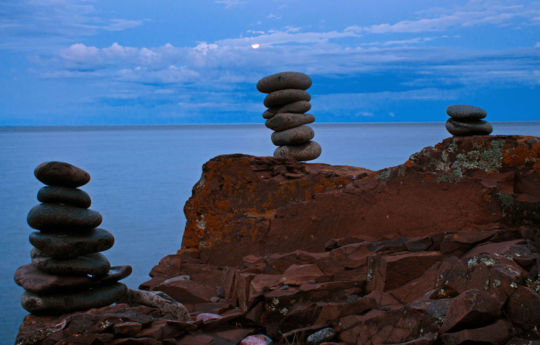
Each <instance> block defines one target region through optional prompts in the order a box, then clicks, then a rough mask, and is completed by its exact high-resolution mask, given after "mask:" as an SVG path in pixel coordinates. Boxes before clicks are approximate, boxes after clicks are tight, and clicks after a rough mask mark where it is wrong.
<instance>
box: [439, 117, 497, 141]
mask: <svg viewBox="0 0 540 345" xmlns="http://www.w3.org/2000/svg"><path fill="white" fill-rule="evenodd" d="M446 129H447V130H448V132H450V134H452V135H455V136H460V137H463V136H471V135H489V134H490V133H491V132H492V131H493V127H492V126H491V124H490V123H489V122H487V121H484V120H469V121H463V120H462V121H458V120H455V119H453V118H450V119H448V120H447V121H446Z"/></svg>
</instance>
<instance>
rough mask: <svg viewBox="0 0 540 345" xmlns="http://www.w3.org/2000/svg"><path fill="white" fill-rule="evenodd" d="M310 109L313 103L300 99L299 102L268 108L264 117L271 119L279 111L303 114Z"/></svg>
mask: <svg viewBox="0 0 540 345" xmlns="http://www.w3.org/2000/svg"><path fill="white" fill-rule="evenodd" d="M309 109H311V104H310V103H309V102H308V101H298V102H293V103H289V104H285V105H282V106H279V107H272V108H269V109H266V111H265V112H264V113H263V117H264V118H265V119H270V118H272V117H273V116H274V115H275V114H277V113H296V114H303V113H305V112H306V111H308V110H309Z"/></svg>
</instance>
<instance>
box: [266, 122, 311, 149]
mask: <svg viewBox="0 0 540 345" xmlns="http://www.w3.org/2000/svg"><path fill="white" fill-rule="evenodd" d="M314 136H315V133H314V132H313V129H312V128H311V127H308V126H300V127H295V128H291V129H286V130H284V131H280V132H274V133H272V143H274V145H276V146H282V145H300V144H304V143H306V142H308V141H310V140H311V139H313V137H314Z"/></svg>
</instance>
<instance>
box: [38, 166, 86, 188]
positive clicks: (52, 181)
mask: <svg viewBox="0 0 540 345" xmlns="http://www.w3.org/2000/svg"><path fill="white" fill-rule="evenodd" d="M34 175H35V176H36V178H37V179H38V180H40V181H41V182H43V183H45V184H47V185H51V186H63V187H80V186H82V185H85V184H87V183H88V181H90V174H88V173H87V172H86V171H84V170H82V169H81V168H77V167H76V166H74V165H71V164H69V163H65V162H56V161H52V162H44V163H41V164H40V165H38V166H37V168H36V169H35V170H34Z"/></svg>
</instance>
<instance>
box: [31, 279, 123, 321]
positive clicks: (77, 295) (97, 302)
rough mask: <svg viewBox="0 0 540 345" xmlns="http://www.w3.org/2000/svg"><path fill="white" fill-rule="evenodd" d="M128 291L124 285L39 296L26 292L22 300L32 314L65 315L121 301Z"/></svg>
mask: <svg viewBox="0 0 540 345" xmlns="http://www.w3.org/2000/svg"><path fill="white" fill-rule="evenodd" d="M126 291H127V288H126V286H125V285H124V284H122V283H113V284H110V285H104V286H99V287H96V288H92V289H88V290H83V291H77V292H72V293H57V294H50V295H37V294H35V293H32V292H28V291H26V292H25V293H23V295H22V298H21V304H22V307H23V308H24V309H26V310H27V311H29V312H30V313H32V314H49V315H56V314H63V313H67V312H71V311H76V310H87V309H90V308H98V307H104V306H106V305H109V304H112V303H114V302H116V301H117V300H119V299H121V298H122V297H123V296H124V295H125V293H126Z"/></svg>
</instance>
